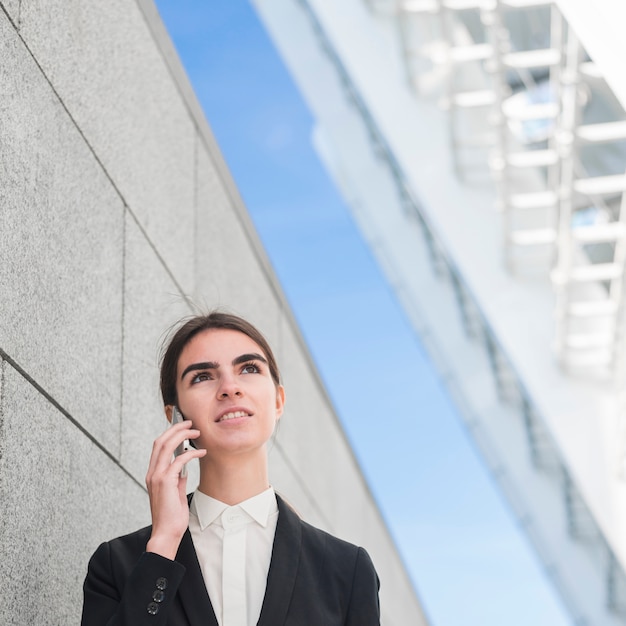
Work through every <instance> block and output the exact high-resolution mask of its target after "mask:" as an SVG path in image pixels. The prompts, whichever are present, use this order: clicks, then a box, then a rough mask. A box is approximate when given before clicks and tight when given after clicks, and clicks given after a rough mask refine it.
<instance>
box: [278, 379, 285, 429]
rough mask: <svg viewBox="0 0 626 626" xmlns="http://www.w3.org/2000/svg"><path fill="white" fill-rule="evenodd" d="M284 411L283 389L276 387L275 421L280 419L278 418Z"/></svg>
mask: <svg viewBox="0 0 626 626" xmlns="http://www.w3.org/2000/svg"><path fill="white" fill-rule="evenodd" d="M284 410H285V388H284V387H283V386H282V385H278V387H276V421H278V420H279V419H280V416H281V415H282V414H283V411H284Z"/></svg>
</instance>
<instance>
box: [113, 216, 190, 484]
mask: <svg viewBox="0 0 626 626" xmlns="http://www.w3.org/2000/svg"><path fill="white" fill-rule="evenodd" d="M125 266H126V276H125V281H124V291H125V296H124V367H123V400H122V407H123V408H122V454H121V461H122V464H123V465H124V467H126V469H127V470H128V471H129V472H130V473H131V474H132V475H133V476H135V477H136V478H137V480H139V481H141V482H143V480H144V477H145V473H146V469H147V468H148V459H149V458H150V452H151V450H152V442H153V441H154V439H156V438H157V437H158V436H159V435H160V434H161V433H162V432H163V430H165V428H166V426H167V420H166V418H165V415H164V413H163V402H162V401H161V398H160V393H159V369H158V355H159V347H160V344H161V342H162V340H163V338H164V337H165V333H166V331H167V330H168V329H169V328H170V327H171V325H172V324H174V323H175V322H176V321H178V320H179V319H180V318H182V317H185V316H187V315H189V313H190V309H189V307H188V306H187V304H186V302H185V300H184V299H183V297H182V296H181V294H180V293H179V292H178V290H177V288H176V285H175V284H174V282H173V281H172V279H171V277H170V276H169V275H168V273H167V271H166V270H165V268H164V267H163V264H162V263H161V261H160V259H159V258H158V257H157V255H156V253H155V251H154V250H153V248H152V247H151V246H150V245H149V243H148V241H147V240H146V238H145V236H144V233H143V232H142V231H141V230H140V229H139V227H138V226H137V224H136V222H135V220H134V219H133V218H132V216H130V215H127V219H126V253H125Z"/></svg>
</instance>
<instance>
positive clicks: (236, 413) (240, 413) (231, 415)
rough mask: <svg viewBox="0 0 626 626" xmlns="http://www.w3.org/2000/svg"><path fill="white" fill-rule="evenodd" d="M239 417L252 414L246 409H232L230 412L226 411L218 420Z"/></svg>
mask: <svg viewBox="0 0 626 626" xmlns="http://www.w3.org/2000/svg"><path fill="white" fill-rule="evenodd" d="M237 417H250V414H249V413H246V412H245V411H231V412H230V413H225V414H224V415H222V416H221V417H220V418H219V419H218V420H217V421H218V422H225V421H227V420H232V419H235V418H237Z"/></svg>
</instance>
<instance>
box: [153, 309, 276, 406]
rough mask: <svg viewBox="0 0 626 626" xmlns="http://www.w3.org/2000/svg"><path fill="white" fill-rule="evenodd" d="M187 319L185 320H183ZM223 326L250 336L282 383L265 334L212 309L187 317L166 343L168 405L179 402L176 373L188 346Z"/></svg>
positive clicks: (163, 389)
mask: <svg viewBox="0 0 626 626" xmlns="http://www.w3.org/2000/svg"><path fill="white" fill-rule="evenodd" d="M181 321H184V320H181ZM213 329H224V330H236V331H238V332H240V333H243V334H244V335H247V336H248V337H250V339H252V341H254V342H255V343H256V344H257V345H258V346H259V348H261V350H262V351H263V353H264V354H265V357H266V358H267V364H268V368H269V371H270V375H271V376H272V380H273V381H274V384H275V385H276V386H278V385H280V372H279V371H278V365H277V364H276V359H275V358H274V353H273V352H272V349H271V348H270V345H269V343H267V340H266V339H265V337H264V336H263V335H262V334H261V332H260V331H259V330H257V329H256V328H255V327H254V326H253V325H252V324H250V322H247V321H246V320H244V319H243V318H241V317H238V316H237V315H232V314H230V313H222V312H220V311H212V312H211V313H207V314H205V315H195V316H193V317H191V318H188V319H187V320H186V321H184V323H183V324H182V326H180V327H179V328H178V330H176V332H175V333H174V334H173V335H172V338H171V339H170V340H169V342H168V343H166V344H164V350H163V351H162V356H161V396H162V397H163V404H164V405H165V406H167V405H170V404H176V403H177V394H176V372H177V369H178V359H179V358H180V355H181V353H182V351H183V350H184V348H185V346H186V345H187V344H188V343H189V342H190V341H191V340H192V339H193V338H194V337H195V336H196V335H197V334H198V333H201V332H203V331H205V330H213Z"/></svg>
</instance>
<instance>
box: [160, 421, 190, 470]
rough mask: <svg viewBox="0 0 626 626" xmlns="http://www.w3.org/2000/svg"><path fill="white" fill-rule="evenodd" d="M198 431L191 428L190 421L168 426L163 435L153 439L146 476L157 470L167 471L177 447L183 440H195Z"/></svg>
mask: <svg viewBox="0 0 626 626" xmlns="http://www.w3.org/2000/svg"><path fill="white" fill-rule="evenodd" d="M199 435H200V431H199V430H197V429H195V428H192V423H191V420H185V421H184V422H181V423H179V424H175V425H174V426H170V428H168V429H167V430H166V431H165V432H164V433H163V434H161V435H160V436H159V437H157V439H155V441H154V444H153V445H152V454H151V455H150V461H149V463H148V476H150V475H152V474H153V473H154V472H155V471H157V470H158V469H159V468H160V469H161V470H167V468H168V467H169V466H170V465H171V461H172V455H173V454H174V450H175V449H176V447H177V446H179V445H180V444H182V443H183V441H184V440H185V439H195V438H196V437H198V436H199Z"/></svg>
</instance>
